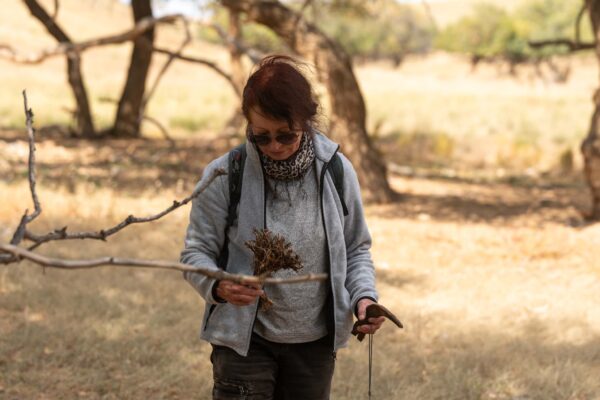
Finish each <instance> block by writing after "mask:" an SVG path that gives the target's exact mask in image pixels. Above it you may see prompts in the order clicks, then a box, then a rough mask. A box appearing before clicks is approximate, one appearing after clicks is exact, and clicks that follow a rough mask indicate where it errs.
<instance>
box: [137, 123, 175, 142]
mask: <svg viewBox="0 0 600 400" xmlns="http://www.w3.org/2000/svg"><path fill="white" fill-rule="evenodd" d="M142 120H143V121H148V122H150V123H151V124H153V125H154V126H156V127H157V128H158V130H159V131H160V133H162V135H163V136H164V138H165V140H167V141H168V142H169V144H170V145H171V147H173V146H175V141H174V140H173V138H172V137H171V135H169V131H168V130H167V128H165V127H164V125H163V124H161V123H160V122H159V121H158V120H157V119H156V118H152V117H149V116H148V115H142Z"/></svg>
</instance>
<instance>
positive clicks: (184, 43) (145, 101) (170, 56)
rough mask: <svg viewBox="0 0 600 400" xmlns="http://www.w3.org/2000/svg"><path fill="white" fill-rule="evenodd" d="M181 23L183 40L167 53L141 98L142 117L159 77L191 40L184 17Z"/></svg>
mask: <svg viewBox="0 0 600 400" xmlns="http://www.w3.org/2000/svg"><path fill="white" fill-rule="evenodd" d="M183 25H184V28H185V37H184V39H183V41H182V42H181V44H180V45H179V48H178V49H177V51H176V52H175V53H173V54H170V55H169V59H168V60H167V61H166V62H165V63H164V65H163V66H162V68H161V70H160V71H159V73H158V75H157V76H156V79H155V80H154V83H153V84H152V87H151V88H150V90H149V91H148V92H147V94H146V95H145V96H144V100H142V112H141V113H140V116H141V117H142V118H143V117H144V113H145V111H146V105H147V104H148V102H149V101H150V99H151V98H152V96H153V95H154V92H155V91H156V88H157V87H158V84H159V82H160V80H161V78H162V77H163V75H164V74H165V72H167V69H169V67H170V66H171V64H172V63H173V61H174V60H175V56H176V55H181V52H182V51H183V49H184V48H185V47H186V46H187V45H188V44H189V43H190V42H191V41H192V35H191V33H190V26H189V22H188V20H187V19H185V18H184V19H183Z"/></svg>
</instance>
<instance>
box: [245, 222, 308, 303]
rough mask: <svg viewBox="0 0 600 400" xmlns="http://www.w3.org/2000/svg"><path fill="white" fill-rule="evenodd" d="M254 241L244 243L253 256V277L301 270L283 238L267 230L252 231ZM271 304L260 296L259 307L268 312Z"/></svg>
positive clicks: (299, 264) (300, 265) (297, 258)
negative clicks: (285, 270) (283, 270)
mask: <svg viewBox="0 0 600 400" xmlns="http://www.w3.org/2000/svg"><path fill="white" fill-rule="evenodd" d="M254 237H255V239H254V240H248V241H246V243H245V244H246V247H248V248H249V249H250V250H251V251H252V253H253V254H254V275H258V276H261V277H269V276H272V275H273V273H274V272H277V271H279V270H282V269H292V270H294V271H299V270H300V269H302V268H303V265H302V261H300V257H299V256H298V254H297V253H296V252H295V251H294V249H293V248H292V244H291V243H290V242H288V241H287V240H286V239H285V238H284V237H283V236H281V235H278V234H274V233H272V232H271V231H269V230H268V229H256V228H255V229H254ZM272 305H273V302H272V301H271V300H270V299H269V298H268V297H267V295H266V294H264V295H262V296H261V307H262V309H263V310H268V309H269V308H271V306H272Z"/></svg>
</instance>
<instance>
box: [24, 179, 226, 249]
mask: <svg viewBox="0 0 600 400" xmlns="http://www.w3.org/2000/svg"><path fill="white" fill-rule="evenodd" d="M225 174H226V172H225V171H224V170H222V169H216V170H215V171H214V172H213V174H212V175H211V176H210V178H208V180H207V181H206V182H205V183H204V184H203V185H202V186H200V187H199V188H198V189H197V190H196V191H194V192H193V193H192V194H191V195H189V196H188V197H186V198H185V199H183V200H181V201H177V200H174V201H173V204H171V206H169V207H168V208H166V209H165V210H163V211H161V212H159V213H158V214H155V215H151V216H148V217H135V216H133V215H129V216H128V217H127V218H125V219H124V220H123V221H121V222H120V223H119V224H117V225H115V226H113V227H111V228H109V229H102V230H100V231H98V232H77V233H67V227H66V226H65V227H63V228H61V229H56V230H54V231H53V232H50V233H48V234H46V235H42V236H38V235H35V234H33V233H31V232H29V231H26V232H25V238H26V239H28V240H31V241H32V242H35V244H34V245H32V246H30V247H29V248H28V250H34V249H36V248H37V247H39V246H41V245H42V244H43V243H46V242H49V241H53V240H72V239H96V240H106V238H107V237H109V236H111V235H114V234H115V233H117V232H119V231H120V230H121V229H123V228H125V227H126V226H128V225H131V224H137V223H142V222H151V221H156V220H157V219H159V218H162V217H164V216H165V215H167V214H168V213H170V212H171V211H173V210H175V209H177V208H179V207H181V206H184V205H186V204H187V203H189V202H190V201H192V199H194V198H195V197H197V196H198V195H199V194H200V193H202V192H203V191H204V190H206V188H207V187H208V186H209V185H210V184H211V183H212V181H214V180H215V179H216V178H217V177H218V176H221V175H225Z"/></svg>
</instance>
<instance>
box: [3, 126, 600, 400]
mask: <svg viewBox="0 0 600 400" xmlns="http://www.w3.org/2000/svg"><path fill="white" fill-rule="evenodd" d="M6 136H10V135H6V134H5V140H3V141H0V144H1V146H0V154H2V159H9V161H8V166H7V168H8V169H6V168H2V169H1V173H2V177H3V178H5V177H6V178H5V179H3V180H2V182H0V204H1V205H2V206H1V207H0V241H7V240H8V239H9V236H10V235H11V234H12V229H14V227H15V226H16V224H17V222H18V219H19V216H20V215H21V213H22V212H23V209H24V208H26V207H29V204H30V199H29V193H28V188H27V185H26V182H25V181H24V179H25V178H24V177H23V176H22V174H23V171H21V172H19V173H18V174H16V175H14V176H13V175H12V174H13V171H14V170H15V169H16V168H17V164H18V163H17V158H18V157H17V156H16V155H15V154H20V155H21V157H22V156H24V155H25V154H26V153H25V152H24V150H23V148H24V142H22V141H19V140H14V139H15V138H14V135H13V138H12V139H7V138H6ZM151 146H156V148H157V150H156V153H160V156H157V157H158V158H157V160H155V161H154V162H148V161H147V159H146V158H145V157H142V155H145V156H147V154H146V153H145V152H148V150H149V148H151ZM161 146H162V145H160V144H157V143H152V142H148V141H134V142H126V141H116V142H108V143H105V144H103V145H102V146H100V147H99V148H97V149H96V151H95V152H94V153H92V151H91V150H90V149H89V144H86V143H84V144H82V145H81V146H80V147H74V146H72V147H70V146H69V145H68V141H67V144H64V143H61V142H56V141H53V140H41V141H40V143H39V146H38V157H39V159H40V179H39V184H38V187H39V194H40V198H41V200H42V202H43V208H44V211H43V213H42V216H41V217H40V218H39V220H38V221H36V222H35V223H34V224H33V227H32V228H33V229H35V231H38V232H43V231H47V230H50V229H54V228H57V227H62V226H64V225H68V226H69V229H70V230H95V229H99V228H101V227H107V226H109V225H111V224H114V223H116V222H118V221H120V220H122V219H123V218H124V217H125V216H127V215H128V214H130V213H133V214H135V215H147V214H150V213H154V212H156V211H159V210H161V209H163V208H165V207H167V206H168V205H169V204H170V202H171V201H172V200H173V199H175V198H182V197H184V196H185V194H187V191H188V190H189V188H190V187H191V185H192V184H193V181H194V179H195V176H197V174H199V173H200V170H201V166H202V165H203V164H204V160H203V159H204V158H205V157H209V156H212V155H213V154H214V153H216V152H220V151H222V149H224V148H225V146H226V144H222V143H221V144H220V143H216V144H213V147H208V146H207V144H206V143H204V144H202V143H196V145H195V147H194V146H192V145H191V142H190V143H186V144H183V143H182V144H181V145H177V146H176V148H175V149H174V150H173V151H172V152H169V151H167V150H166V149H163V148H162V147H161ZM127 148H129V149H130V150H132V149H134V150H135V151H131V152H130V153H128V152H127V151H122V150H121V149H127ZM16 149H17V150H18V151H17V150H16ZM111 149H112V150H115V151H116V157H117V160H113V161H114V162H115V163H116V164H118V165H119V166H120V170H119V171H125V172H127V173H128V174H129V175H127V174H125V173H124V172H117V173H114V171H111V169H110V167H109V164H110V162H109V163H107V164H104V163H105V162H106V160H104V161H103V157H106V154H110V151H109V150H111ZM185 149H187V151H186V150H185ZM61 155H62V156H61ZM138 156H139V157H138ZM166 156H172V157H174V159H175V160H176V159H180V160H184V161H182V162H184V163H185V164H186V168H181V169H178V170H174V169H173V167H172V166H169V164H168V163H167V164H162V163H161V162H160V160H161V159H163V158H165V157H166ZM195 159H197V160H198V163H197V164H195V163H193V162H192V161H191V160H195ZM117 161H118V162H117ZM171 162H172V163H173V164H177V162H178V161H171ZM90 165H92V166H93V167H91V166H90ZM190 165H193V166H190ZM196 165H197V167H196ZM5 167H6V164H5ZM86 168H92V169H93V170H94V171H96V178H86V177H85V175H82V176H80V177H78V176H77V174H76V172H77V171H79V170H81V171H87V170H86ZM187 168H189V170H188V169H187ZM163 170H164V171H171V172H169V173H172V174H175V175H177V176H180V181H179V184H178V183H177V182H178V180H177V179H170V178H169V179H162V178H161V176H162V175H161V172H160V171H163ZM138 173H139V175H140V181H141V182H140V184H139V185H133V184H132V182H133V180H130V179H129V178H130V176H131V177H135V176H136V175H137V174H138ZM86 175H93V174H89V173H88V172H86ZM61 176H62V177H63V178H65V182H66V183H65V182H63V183H61V182H60V179H59V177H61ZM67 177H69V178H68V179H67ZM153 182H154V183H153ZM182 182H184V183H182ZM513 182H515V181H513ZM392 183H393V185H394V187H395V188H396V189H397V190H398V191H400V192H401V193H403V194H404V196H403V198H402V200H401V201H399V202H398V203H396V204H392V205H386V206H368V207H367V216H368V221H369V226H370V228H371V231H372V234H373V238H374V248H373V256H374V258H375V261H376V264H377V273H378V285H379V289H380V292H381V301H382V303H383V304H386V305H387V306H388V307H390V308H391V309H392V310H393V311H394V312H395V313H397V314H398V315H399V316H401V319H402V320H403V321H404V322H405V325H406V329H405V330H403V331H400V330H396V329H395V328H393V327H392V325H390V324H388V325H386V326H385V327H384V328H383V329H382V331H381V332H380V333H379V334H377V336H376V340H375V355H374V358H375V367H374V382H375V389H374V393H375V397H374V398H378V399H411V400H412V399H457V400H458V399H540V400H542V399H543V400H547V399H557V400H559V399H560V400H563V399H588V400H593V399H600V380H599V379H598V376H600V308H599V307H598V304H599V303H600V291H599V290H598V287H599V285H600V261H599V260H600V259H599V258H598V250H597V249H598V246H599V245H600V227H599V226H597V225H586V224H584V223H583V221H582V219H581V217H580V214H579V210H582V209H585V208H586V207H587V205H588V204H587V198H586V191H585V187H584V186H583V184H582V183H581V182H579V181H577V179H574V180H572V181H571V183H569V184H553V182H542V181H535V180H529V181H516V183H513V184H509V183H506V182H500V181H485V182H484V181H473V180H469V179H458V178H455V179H448V178H445V179H441V178H435V177H430V178H428V179H425V178H422V177H403V176H394V177H393V179H392ZM126 187H129V188H128V190H123V188H126ZM187 212H188V209H180V210H178V211H177V212H175V213H173V214H170V215H169V216H168V217H166V218H165V219H164V220H161V221H159V222H156V223H153V224H147V225H143V226H132V227H129V228H128V229H127V230H125V231H123V232H122V233H120V234H118V235H117V236H115V237H112V238H111V240H109V242H108V243H92V242H85V243H84V242H74V243H60V244H53V245H48V246H46V247H45V248H44V249H43V250H42V251H43V253H45V254H49V255H53V256H60V257H65V258H77V257H90V256H95V255H103V254H113V255H120V256H131V257H142V258H161V259H171V260H174V259H177V257H178V253H179V250H180V249H181V246H182V239H183V233H184V229H185V226H186V221H187ZM201 303H202V302H201V300H200V298H199V296H197V295H196V294H195V292H194V291H193V289H192V288H191V287H189V286H188V285H187V284H186V283H185V282H184V281H183V279H182V278H181V275H180V274H179V273H173V272H164V271H162V272H161V271H139V270H138V271H134V270H119V269H116V268H105V269H97V270H92V271H78V272H67V271H59V270H52V269H46V270H45V271H44V270H42V269H41V268H39V267H36V266H33V265H31V264H29V263H27V262H24V263H22V264H19V265H11V266H5V267H1V268H0V397H3V398H9V399H12V398H15V399H17V398H19V399H20V398H40V399H45V398H47V399H59V398H104V399H111V398H140V399H141V398H173V399H175V398H180V399H188V398H201V399H203V398H208V397H209V390H210V384H211V383H210V382H211V374H210V363H209V361H208V354H209V346H208V345H207V344H206V343H203V342H201V341H200V340H199V339H198V338H197V333H198V332H197V331H198V327H199V322H200V317H201V309H202V304H201ZM366 360H367V346H366V343H363V344H360V343H358V342H356V341H352V342H351V344H350V347H349V349H346V350H342V351H341V352H340V353H339V356H338V363H337V369H336V374H335V382H334V388H333V398H334V399H359V398H366V390H367V386H366V383H367V380H366V373H367V364H366Z"/></svg>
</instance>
